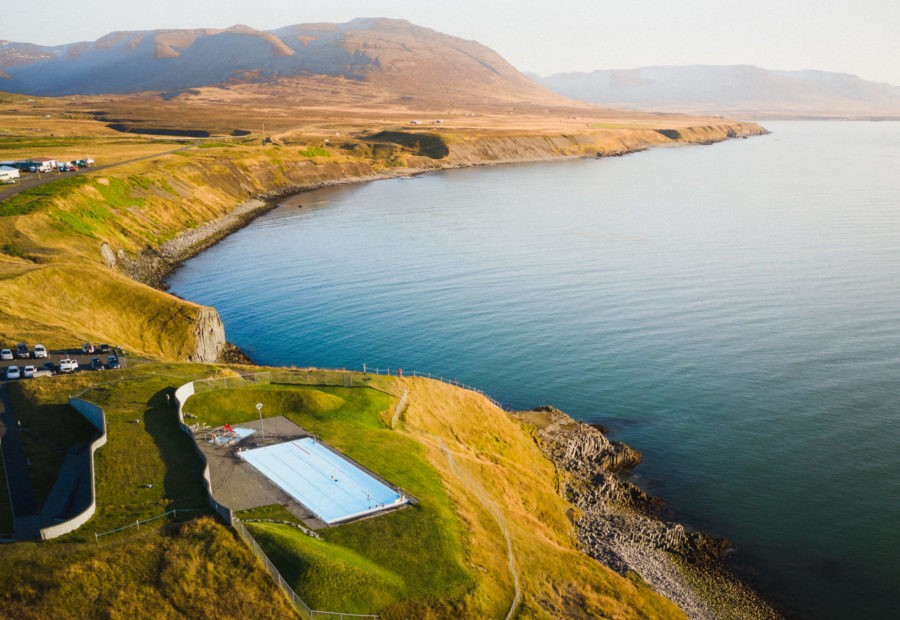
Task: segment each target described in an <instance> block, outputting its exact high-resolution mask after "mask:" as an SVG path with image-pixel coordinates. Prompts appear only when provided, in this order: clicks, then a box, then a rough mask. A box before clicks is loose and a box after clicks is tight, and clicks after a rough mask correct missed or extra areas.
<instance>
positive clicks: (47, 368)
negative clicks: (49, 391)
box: [41, 362, 56, 372]
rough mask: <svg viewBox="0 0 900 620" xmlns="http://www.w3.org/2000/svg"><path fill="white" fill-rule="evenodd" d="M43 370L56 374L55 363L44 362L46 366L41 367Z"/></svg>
mask: <svg viewBox="0 0 900 620" xmlns="http://www.w3.org/2000/svg"><path fill="white" fill-rule="evenodd" d="M41 370H49V371H50V372H56V366H55V365H54V364H53V362H44V365H43V366H41Z"/></svg>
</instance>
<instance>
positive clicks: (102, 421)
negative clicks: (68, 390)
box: [41, 398, 106, 540]
mask: <svg viewBox="0 0 900 620" xmlns="http://www.w3.org/2000/svg"><path fill="white" fill-rule="evenodd" d="M69 405H71V406H72V407H73V408H74V409H75V410H76V411H78V412H79V413H80V414H81V415H83V416H84V417H85V418H86V419H87V420H88V421H89V422H90V423H91V424H93V425H94V426H95V427H97V430H98V431H100V436H99V437H97V439H95V440H94V441H93V442H91V445H90V458H89V468H90V472H89V476H90V480H91V503H90V505H88V507H87V508H86V509H85V510H83V511H82V512H80V513H79V514H77V515H75V516H74V517H72V518H71V519H69V520H67V521H63V522H62V523H57V524H56V525H51V526H50V527H45V528H43V529H42V530H41V539H42V540H50V539H51V538H57V537H59V536H62V535H63V534H68V533H69V532H74V531H75V530H77V529H78V528H79V527H81V526H82V525H84V524H85V523H87V522H88V519H90V518H91V517H93V516H94V513H95V512H96V511H97V488H96V481H95V479H94V478H95V475H94V452H96V451H97V448H99V447H101V446H105V445H106V416H105V415H104V413H103V409H101V408H100V407H98V406H97V405H95V404H94V403H89V402H88V401H86V400H81V399H80V398H70V399H69Z"/></svg>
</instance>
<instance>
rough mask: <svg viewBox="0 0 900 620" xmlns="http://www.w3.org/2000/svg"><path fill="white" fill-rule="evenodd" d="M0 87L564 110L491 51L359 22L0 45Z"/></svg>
mask: <svg viewBox="0 0 900 620" xmlns="http://www.w3.org/2000/svg"><path fill="white" fill-rule="evenodd" d="M0 72H2V73H0V90H4V91H7V92H13V93H21V94H29V95H37V96H63V95H93V94H113V93H119V94H124V93H137V92H146V91H177V90H183V89H187V88H197V87H203V86H214V85H219V84H225V83H241V82H245V81H248V78H249V80H250V81H252V82H254V83H260V82H266V81H271V82H273V83H274V82H281V83H284V81H285V80H295V81H298V82H299V83H302V81H303V80H304V79H305V78H307V77H309V76H316V75H324V76H328V77H332V78H338V79H343V80H351V81H356V82H363V83H370V84H373V85H377V86H382V87H387V88H389V89H392V90H394V91H397V92H398V93H400V94H403V93H404V92H405V91H409V92H410V93H414V94H415V95H416V96H418V97H430V98H433V99H438V98H446V99H453V98H454V97H456V98H458V97H460V96H463V95H465V96H467V97H469V98H471V97H472V96H473V95H474V96H477V97H482V98H485V99H486V100H496V101H512V100H528V101H532V102H535V103H539V104H541V103H546V104H550V105H559V104H570V103H571V102H569V101H566V100H565V98H563V97H561V96H559V95H557V94H555V93H552V92H551V91H549V90H548V89H546V88H545V87H543V86H541V85H539V84H537V83H535V82H534V81H532V80H530V79H528V78H527V77H525V76H524V75H523V74H522V73H520V72H519V71H518V70H517V69H516V68H515V67H513V66H512V65H511V64H509V63H508V62H507V61H506V60H505V59H503V58H502V56H500V54H498V53H497V52H495V51H494V50H492V49H490V48H488V47H486V46H484V45H482V44H480V43H478V42H476V41H469V40H465V39H460V38H457V37H453V36H451V35H447V34H443V33H440V32H438V31H435V30H431V29H429V28H423V27H421V26H416V25H414V24H411V23H410V22H408V21H406V20H396V19H387V18H357V19H354V20H352V21H350V22H346V23H343V24H327V23H315V24H295V25H290V26H284V27H282V28H277V29H274V30H269V31H261V30H256V29H254V28H251V27H249V26H245V25H236V26H232V27H230V28H224V29H212V28H200V29H190V30H145V31H130V32H128V31H118V32H111V33H108V34H106V35H104V36H103V37H100V38H99V39H97V40H96V41H94V42H84V41H82V42H77V43H70V44H65V45H59V46H54V47H44V46H38V45H34V44H31V43H16V42H0Z"/></svg>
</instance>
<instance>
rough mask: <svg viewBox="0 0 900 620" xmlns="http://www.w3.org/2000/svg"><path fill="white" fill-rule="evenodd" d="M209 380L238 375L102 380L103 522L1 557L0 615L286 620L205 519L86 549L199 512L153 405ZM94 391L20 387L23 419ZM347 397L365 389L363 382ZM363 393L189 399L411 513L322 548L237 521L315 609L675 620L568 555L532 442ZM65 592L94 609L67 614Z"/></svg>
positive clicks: (280, 391)
mask: <svg viewBox="0 0 900 620" xmlns="http://www.w3.org/2000/svg"><path fill="white" fill-rule="evenodd" d="M216 372H218V373H225V374H229V373H230V374H232V375H233V373H231V371H229V370H227V369H223V368H218V369H217V368H216V367H211V366H200V365H190V364H165V365H163V364H145V365H133V366H132V368H130V369H126V370H123V371H109V372H108V373H106V374H105V375H104V376H103V378H104V379H106V380H107V381H108V382H106V383H104V384H102V385H100V384H97V385H95V386H94V387H93V388H91V389H89V390H88V391H87V392H86V393H85V394H84V396H83V397H84V398H88V399H90V400H92V401H94V402H97V403H98V404H100V405H101V406H103V407H104V409H105V410H106V413H107V419H108V426H109V443H108V444H107V445H106V446H104V447H103V448H101V449H100V450H99V451H98V452H97V493H98V512H97V515H96V516H95V517H94V518H93V519H92V520H91V521H89V522H88V524H87V525H85V526H84V527H83V528H81V529H80V530H77V531H76V532H74V533H73V534H70V535H68V536H67V537H64V538H63V539H60V541H59V542H53V543H49V544H34V543H19V544H15V545H6V546H3V547H0V560H2V561H0V577H2V578H3V580H4V583H6V584H8V586H9V587H5V588H2V589H0V615H3V616H4V617H23V618H45V617H54V618H76V617H95V616H96V614H95V612H96V611H97V610H99V609H108V610H110V611H109V614H110V615H109V616H108V617H120V615H124V614H126V613H137V614H138V615H139V616H141V617H145V616H146V613H147V612H148V610H157V611H153V612H151V613H154V614H156V615H155V616H154V617H173V616H174V615H180V616H189V617H198V618H204V617H213V616H215V617H219V618H246V617H254V618H264V617H272V618H274V617H290V614H288V613H287V612H286V611H285V610H286V608H285V607H284V603H283V599H282V597H281V595H280V594H278V593H277V592H275V591H274V589H273V586H272V585H271V582H270V581H269V580H268V577H267V576H266V575H265V574H264V573H262V571H261V569H260V567H259V565H258V564H257V563H256V562H255V560H253V559H252V556H251V555H250V552H249V551H248V550H247V549H246V548H245V547H243V546H242V545H241V543H239V542H238V541H237V540H236V539H235V537H234V535H232V534H231V533H229V532H228V530H227V529H226V528H225V527H224V526H222V525H219V524H218V523H216V522H214V521H212V520H211V519H209V518H208V517H203V518H200V519H199V520H197V519H191V520H190V521H188V522H186V523H182V524H178V523H173V524H166V523H167V521H166V520H160V521H158V522H154V523H153V524H148V525H144V526H142V527H141V529H140V530H138V529H136V528H131V529H129V530H125V531H123V532H119V533H115V534H110V535H107V536H103V537H101V538H100V539H99V541H100V542H99V543H97V542H95V540H94V536H93V535H94V533H103V532H106V531H108V530H111V529H114V528H117V527H121V526H122V525H126V524H128V523H129V522H132V523H133V522H134V521H135V520H137V519H146V518H148V517H151V516H154V515H156V514H160V513H161V512H163V511H165V510H169V509H171V508H173V507H178V508H181V509H185V510H186V509H188V508H191V507H196V506H198V505H202V494H203V490H202V485H201V480H200V471H199V461H198V460H197V457H196V455H195V452H194V450H193V447H192V446H191V445H190V441H189V440H188V439H187V438H186V437H185V436H184V435H183V434H182V433H181V432H180V431H179V430H178V428H177V425H176V412H175V409H174V407H173V406H172V405H171V404H170V403H169V402H168V401H167V399H166V396H165V395H166V394H168V393H171V391H172V389H173V388H174V387H175V386H177V385H179V384H180V383H182V382H183V381H186V380H189V379H191V378H193V377H196V376H201V375H206V374H211V373H216ZM95 376H96V375H87V374H82V375H77V376H71V377H58V378H55V379H54V380H53V381H46V380H39V381H33V382H28V383H22V384H17V385H16V390H15V400H16V407H17V410H21V411H22V412H23V415H25V416H26V417H27V418H28V419H29V424H30V425H31V426H32V427H34V428H38V429H40V428H42V427H50V426H52V425H53V424H54V421H53V416H52V415H51V414H52V412H53V411H55V410H56V409H55V408H59V407H61V406H63V404H64V403H65V400H66V398H67V397H68V394H69V393H72V392H74V391H77V390H79V389H82V388H85V387H89V384H90V382H91V379H93V378H94V377H95ZM56 379H58V381H57V380H56ZM354 383H359V384H360V385H365V381H363V378H362V377H360V376H357V378H356V380H355V381H354ZM369 384H370V385H373V386H374V387H377V388H378V389H372V388H369V387H358V388H334V387H317V386H294V385H277V384H271V385H265V386H258V385H253V384H249V385H248V386H247V387H243V388H237V389H227V390H220V391H214V392H205V393H201V394H199V395H197V396H194V397H193V398H191V399H190V400H189V401H188V406H187V409H188V410H189V411H191V412H193V413H194V415H197V416H198V418H199V419H200V420H203V421H206V422H209V423H215V422H216V421H217V420H226V419H227V420H228V421H230V422H238V421H240V420H241V419H243V418H247V417H249V418H253V417H254V416H255V407H254V406H253V405H254V404H255V403H256V402H263V403H264V404H265V407H264V408H263V411H264V412H265V413H266V414H268V415H286V416H288V417H289V418H291V419H292V420H294V421H295V422H297V423H299V424H301V425H302V426H304V427H305V428H307V429H309V430H312V431H313V432H315V433H317V434H318V435H320V436H321V437H322V438H323V439H324V440H325V441H328V442H329V443H331V444H332V445H334V446H335V447H337V448H339V449H341V450H343V451H345V452H346V453H347V454H348V455H350V456H351V457H353V458H354V459H356V460H358V461H360V462H361V463H362V464H364V465H366V466H367V467H369V468H371V469H373V470H374V471H375V472H376V473H378V474H379V475H381V476H383V477H385V478H386V479H388V480H389V481H391V482H392V483H395V484H397V485H399V486H401V487H402V488H403V489H404V490H406V491H407V492H409V493H410V494H412V495H413V496H415V497H416V499H417V500H418V504H417V505H415V506H412V507H409V508H406V509H403V510H400V511H397V512H393V513H390V514H387V515H382V516H379V517H376V518H372V519H367V520H363V521H360V522H357V523H353V524H347V525H342V526H337V527H333V528H327V529H326V530H323V531H322V532H321V533H322V538H321V539H313V538H310V537H308V536H306V535H303V534H299V535H298V532H297V530H295V529H293V528H291V527H289V526H286V525H280V524H276V523H261V522H258V523H254V522H250V523H248V525H249V526H250V527H251V528H252V531H253V533H254V535H255V536H257V537H258V540H259V542H260V543H261V544H262V545H263V547H264V548H265V549H266V550H267V552H268V553H269V555H270V557H271V558H272V559H273V560H274V561H275V562H276V563H277V564H278V566H279V568H280V569H281V570H282V572H283V574H284V575H285V577H286V578H287V579H288V580H290V581H291V583H292V585H293V586H294V587H295V589H297V591H298V592H299V593H301V595H302V596H304V597H305V598H307V599H308V601H309V602H310V603H311V604H312V605H313V606H314V607H324V608H326V609H338V610H344V611H357V612H366V613H368V612H373V611H375V612H378V613H379V614H380V615H381V616H382V617H384V618H406V617H435V618H438V617H473V618H474V617H479V618H480V617H485V618H487V617H501V616H503V615H505V614H506V612H507V610H509V609H510V607H511V606H513V601H515V600H518V603H516V605H515V607H516V609H517V617H522V618H551V617H561V616H573V617H584V618H587V617H617V618H680V617H683V615H682V614H681V612H680V611H679V610H678V609H677V608H676V607H675V606H674V605H673V604H672V603H670V602H669V601H667V600H665V599H663V598H661V597H659V596H658V595H656V594H654V593H653V592H652V591H651V590H650V589H649V588H648V587H647V586H646V585H644V584H643V583H642V582H641V581H640V579H639V578H633V579H631V578H624V577H620V576H618V575H616V574H614V573H612V572H611V571H609V570H607V569H606V568H604V567H603V566H601V565H599V564H598V563H596V562H594V561H593V560H591V559H589V558H588V557H587V556H585V555H583V554H582V553H581V552H579V551H578V550H577V548H576V546H575V541H574V537H573V532H572V527H573V526H572V522H571V516H572V514H571V510H572V507H571V506H570V505H569V504H568V503H566V502H565V501H564V500H563V499H561V498H560V497H559V496H558V495H557V493H556V489H555V471H554V469H553V467H552V465H551V464H550V463H549V462H548V461H547V460H546V459H545V458H544V457H543V455H542V454H541V452H540V450H539V449H538V447H537V445H536V444H535V441H534V438H533V437H532V435H531V431H530V430H529V429H528V428H527V427H525V426H522V425H520V424H519V423H518V422H516V421H514V420H512V419H511V418H510V417H508V416H507V415H506V414H505V413H504V412H502V411H501V410H499V409H497V408H496V407H494V406H493V405H492V404H491V403H490V402H488V401H487V400H486V399H485V398H483V397H482V396H479V395H477V394H474V393H471V392H467V391H464V390H461V389H459V388H455V387H453V386H449V385H445V384H441V383H438V382H435V381H430V380H427V379H421V378H416V379H413V378H405V379H391V378H372V380H371V381H370V382H369ZM404 389H406V390H409V406H408V408H407V409H406V411H405V413H404V414H403V415H402V416H401V419H400V423H399V424H398V425H397V427H396V428H395V429H394V430H391V429H390V428H389V420H390V416H391V415H392V412H393V409H394V406H395V404H396V398H395V397H393V396H390V395H389V394H387V393H385V392H392V393H400V391H402V390H404ZM135 420H139V422H138V423H136V422H135ZM147 482H151V483H152V484H153V486H152V488H147V487H146V486H145V483H147ZM256 512H257V516H259V513H261V514H262V515H266V516H280V515H279V514H278V513H277V511H275V512H273V511H272V510H271V509H270V510H269V511H266V510H262V511H256ZM185 514H186V515H189V514H190V513H185ZM201 514H202V513H201ZM242 516H244V517H245V518H250V517H252V516H254V515H252V514H251V515H242ZM235 584H240V587H236V586H235ZM74 592H88V593H90V596H89V597H83V596H82V597H80V598H79V600H78V601H77V602H74V603H71V604H70V605H69V606H68V607H66V605H65V602H66V600H67V599H68V598H70V597H73V596H75V595H74ZM517 592H518V599H517ZM217 597H218V598H217ZM155 600H158V601H159V602H158V603H157V604H156V606H153V605H151V603H150V602H151V601H155Z"/></svg>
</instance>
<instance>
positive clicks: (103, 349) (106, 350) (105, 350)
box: [100, 344, 112, 353]
mask: <svg viewBox="0 0 900 620" xmlns="http://www.w3.org/2000/svg"><path fill="white" fill-rule="evenodd" d="M100 353H112V347H110V346H109V345H108V344H101V345H100Z"/></svg>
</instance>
